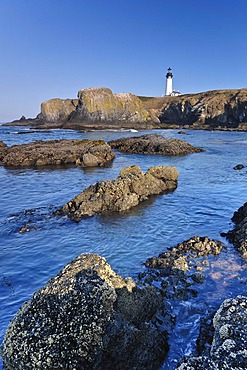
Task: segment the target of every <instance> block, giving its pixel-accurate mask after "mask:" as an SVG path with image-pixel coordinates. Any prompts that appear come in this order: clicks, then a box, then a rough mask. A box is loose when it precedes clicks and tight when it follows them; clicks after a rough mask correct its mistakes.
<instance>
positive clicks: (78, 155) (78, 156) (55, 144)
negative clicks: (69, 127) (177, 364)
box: [0, 139, 115, 167]
mask: <svg viewBox="0 0 247 370" xmlns="http://www.w3.org/2000/svg"><path fill="white" fill-rule="evenodd" d="M4 150H5V152H4V154H3V158H2V164H3V165H4V166H8V167H38V166H46V165H52V166H61V165H67V164H69V165H76V166H81V167H89V166H103V165H105V164H106V163H108V162H111V161H112V160H113V159H114V157H115V155H114V153H113V151H112V149H111V147H110V146H109V145H108V144H107V143H106V142H105V141H103V140H87V139H85V140H51V141H35V142H34V143H29V144H22V145H14V146H12V147H9V148H7V150H6V149H5V148H4ZM0 152H1V149H0ZM2 153H3V152H2Z"/></svg>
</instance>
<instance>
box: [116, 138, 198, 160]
mask: <svg viewBox="0 0 247 370" xmlns="http://www.w3.org/2000/svg"><path fill="white" fill-rule="evenodd" d="M109 145H110V146H111V147H112V148H114V149H117V150H119V151H120V152H124V153H136V154H162V155H183V154H189V153H198V152H203V149H201V148H196V147H194V146H192V145H190V144H188V143H187V142H186V141H184V140H178V139H166V138H165V137H164V136H162V135H157V134H151V135H142V136H135V137H128V138H121V139H117V140H112V141H109Z"/></svg>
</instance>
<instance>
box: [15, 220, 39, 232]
mask: <svg viewBox="0 0 247 370" xmlns="http://www.w3.org/2000/svg"><path fill="white" fill-rule="evenodd" d="M31 230H38V226H32V225H29V224H28V223H26V224H25V225H23V226H22V227H20V229H19V230H18V233H19V234H23V233H27V232H29V231H31Z"/></svg>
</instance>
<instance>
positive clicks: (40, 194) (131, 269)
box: [0, 126, 247, 370]
mask: <svg viewBox="0 0 247 370" xmlns="http://www.w3.org/2000/svg"><path fill="white" fill-rule="evenodd" d="M157 132H158V133H160V134H163V135H164V136H165V137H175V138H178V139H185V140H186V141H188V142H189V143H191V144H193V145H195V146H199V147H202V148H204V149H205V152H203V153H196V154H191V155H187V156H180V157H164V156H154V155H145V156H144V155H127V154H123V153H118V152H117V153H116V159H115V160H114V162H113V164H112V165H111V166H109V167H108V168H95V169H80V168H66V169H49V168H47V169H42V170H37V169H15V170H11V169H6V168H4V167H0V180H1V198H0V199H1V211H0V212H1V219H0V261H1V263H0V341H2V339H3V335H4V333H5V330H6V328H7V326H8V323H9V321H10V319H11V318H12V317H13V316H14V315H15V313H16V312H17V310H18V308H19V307H20V306H21V305H22V304H23V302H24V301H25V300H27V299H29V298H30V297H31V295H32V294H33V293H34V291H35V290H37V289H38V288H40V287H42V286H43V285H44V284H45V283H46V282H47V280H48V279H49V278H50V277H51V276H53V275H55V274H56V273H57V272H58V271H59V270H60V269H61V268H62V267H63V266H64V265H65V264H66V263H68V262H69V261H70V260H71V259H73V258H74V257H75V256H77V255H79V254H80V253H84V252H96V253H98V254H100V255H102V256H104V257H105V258H106V259H107V261H108V262H109V263H110V264H111V266H112V268H113V269H114V270H115V271H116V272H118V273H120V274H121V275H123V276H129V275H130V276H133V277H135V276H136V275H137V274H138V273H139V272H140V271H142V270H143V269H144V267H143V263H144V262H145V260H146V259H147V258H148V257H150V256H153V255H157V254H158V253H160V252H161V251H164V250H165V249H166V248H167V247H169V246H171V245H175V244H176V243H178V242H181V241H183V240H186V239H188V238H190V237H191V236H193V235H200V236H206V235H207V236H208V237H210V238H215V239H219V240H221V241H223V242H224V244H225V245H227V246H228V249H227V251H226V252H223V253H222V255H221V256H220V257H217V258H216V257H214V258H212V261H211V262H210V266H209V268H208V275H207V280H206V284H205V285H203V286H202V287H200V286H198V291H199V295H198V297H197V298H195V299H194V300H192V301H191V302H182V303H181V304H179V305H178V306H177V305H176V304H175V305H174V310H175V311H177V312H178V315H179V316H180V317H181V319H182V320H181V322H180V323H179V325H177V326H176V328H175V330H174V333H173V337H172V338H171V351H170V355H169V359H168V360H169V361H168V362H169V364H168V365H167V364H166V365H165V367H164V369H169V370H170V369H174V366H175V364H176V361H177V360H178V359H179V358H180V357H181V356H183V355H184V354H187V353H189V352H190V351H193V350H194V342H195V338H196V335H197V333H198V326H199V318H200V316H201V315H202V314H203V313H204V312H205V309H208V308H209V307H218V305H219V304H220V303H221V302H222V301H223V299H225V298H226V297H231V296H234V295H236V294H239V293H242V294H244V293H246V279H247V274H246V262H245V261H244V260H243V259H241V258H240V257H239V256H238V254H237V252H235V250H234V249H233V247H232V246H231V245H230V244H229V243H227V241H226V240H225V239H224V238H222V237H221V236H220V233H221V232H222V231H228V230H229V229H230V228H231V227H232V224H231V217H232V215H233V213H234V211H235V210H237V209H238V208H239V207H240V206H241V205H242V204H243V203H244V202H246V201H247V199H246V186H247V133H244V132H216V131H214V132H210V131H189V130H188V131H187V135H178V134H177V130H159V131H157ZM143 133H144V132H138V133H132V132H111V131H104V132H103V131H102V132H89V133H80V132H77V131H70V130H46V131H45V132H42V131H38V130H30V129H29V128H20V127H3V126H0V140H2V141H4V142H5V143H6V144H8V145H14V144H21V143H26V142H31V141H35V140H53V139H62V138H80V139H83V138H89V139H105V140H111V139H115V138H119V137H123V136H137V135H142V134H143ZM145 133H148V132H147V131H145ZM152 133H154V131H152ZM238 163H242V164H244V165H245V166H246V167H245V168H244V169H242V170H240V171H236V170H233V167H234V166H235V165H236V164H238ZM133 164H137V165H139V166H140V167H141V168H142V170H144V171H146V170H147V169H148V168H149V167H151V166H155V165H172V166H176V167H177V168H178V170H179V184H178V188H177V189H176V190H175V191H174V192H171V193H169V194H166V195H159V196H157V197H154V198H152V199H151V200H149V201H147V202H144V203H142V204H141V205H139V206H138V207H136V208H135V209H133V210H131V211H129V212H125V213H123V214H120V215H111V216H109V217H106V216H104V217H100V216H97V217H93V218H89V219H85V220H83V221H81V222H80V223H73V222H72V221H70V220H68V219H65V218H60V217H52V216H51V215H52V211H53V210H54V209H55V208H56V207H59V206H61V205H63V204H64V203H65V202H67V201H68V200H70V199H71V198H72V197H74V196H75V195H76V194H78V193H80V192H81V191H82V190H83V189H84V188H86V187H87V186H89V185H90V184H93V183H95V182H97V181H100V180H105V179H113V178H115V177H116V176H117V175H118V173H119V171H120V170H121V169H123V168H124V167H126V166H129V165H133ZM27 211H28V212H27ZM29 220H35V225H36V226H37V227H38V229H37V230H32V231H30V232H28V233H24V234H19V233H18V229H19V228H20V227H21V226H23V224H25V223H26V222H28V221H29ZM181 324H182V325H181ZM177 348H179V351H178V350H177ZM0 368H1V365H0Z"/></svg>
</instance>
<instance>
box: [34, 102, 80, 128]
mask: <svg viewBox="0 0 247 370" xmlns="http://www.w3.org/2000/svg"><path fill="white" fill-rule="evenodd" d="M77 105H78V100H77V99H50V100H47V101H45V102H43V103H42V104H41V114H40V116H39V119H40V120H42V121H44V122H46V123H47V122H60V123H63V122H65V121H67V119H68V118H69V115H70V114H71V113H72V112H73V111H74V110H75V109H76V107H77Z"/></svg>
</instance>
